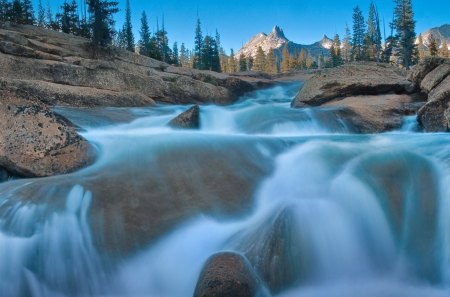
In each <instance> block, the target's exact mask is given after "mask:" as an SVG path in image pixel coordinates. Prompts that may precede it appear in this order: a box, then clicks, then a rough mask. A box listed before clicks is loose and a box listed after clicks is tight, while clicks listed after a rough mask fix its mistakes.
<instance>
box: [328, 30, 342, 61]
mask: <svg viewBox="0 0 450 297" xmlns="http://www.w3.org/2000/svg"><path fill="white" fill-rule="evenodd" d="M330 57H331V66H332V67H337V66H339V65H342V56H341V40H340V39H339V35H338V34H336V35H335V36H334V39H333V43H332V45H331V48H330Z"/></svg>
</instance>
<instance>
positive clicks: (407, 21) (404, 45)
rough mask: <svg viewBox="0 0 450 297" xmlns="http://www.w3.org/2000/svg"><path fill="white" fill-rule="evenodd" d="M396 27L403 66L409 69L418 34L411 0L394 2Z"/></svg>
mask: <svg viewBox="0 0 450 297" xmlns="http://www.w3.org/2000/svg"><path fill="white" fill-rule="evenodd" d="M394 1H395V9H394V26H395V29H396V31H397V35H396V39H397V42H398V45H399V51H400V61H401V64H402V65H403V66H404V67H405V68H406V69H409V68H410V66H411V65H412V62H413V57H414V55H415V50H416V48H415V44H414V42H415V40H416V32H415V25H416V22H415V21H414V12H413V8H412V3H411V0H394Z"/></svg>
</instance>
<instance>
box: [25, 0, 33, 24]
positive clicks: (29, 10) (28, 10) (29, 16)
mask: <svg viewBox="0 0 450 297" xmlns="http://www.w3.org/2000/svg"><path fill="white" fill-rule="evenodd" d="M22 14H23V16H22V19H23V24H25V25H34V24H35V23H36V18H35V16H34V9H33V4H32V3H31V0H23V2H22Z"/></svg>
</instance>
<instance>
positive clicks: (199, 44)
mask: <svg viewBox="0 0 450 297" xmlns="http://www.w3.org/2000/svg"><path fill="white" fill-rule="evenodd" d="M194 44H195V48H194V61H193V67H194V68H195V69H202V68H203V65H202V48H203V34H202V28H201V22H200V19H199V18H198V19H197V26H196V28H195V39H194Z"/></svg>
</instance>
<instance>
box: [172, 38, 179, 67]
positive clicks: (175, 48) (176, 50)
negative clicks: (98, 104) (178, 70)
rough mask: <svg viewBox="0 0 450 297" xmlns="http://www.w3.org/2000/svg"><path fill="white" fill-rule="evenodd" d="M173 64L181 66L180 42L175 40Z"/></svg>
mask: <svg viewBox="0 0 450 297" xmlns="http://www.w3.org/2000/svg"><path fill="white" fill-rule="evenodd" d="M171 60H172V61H171V62H172V64H173V65H175V66H180V53H179V52H178V43H177V42H174V43H173V47H172V59H171Z"/></svg>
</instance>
